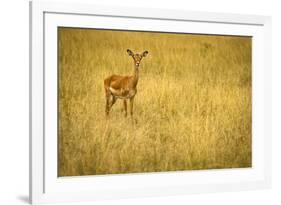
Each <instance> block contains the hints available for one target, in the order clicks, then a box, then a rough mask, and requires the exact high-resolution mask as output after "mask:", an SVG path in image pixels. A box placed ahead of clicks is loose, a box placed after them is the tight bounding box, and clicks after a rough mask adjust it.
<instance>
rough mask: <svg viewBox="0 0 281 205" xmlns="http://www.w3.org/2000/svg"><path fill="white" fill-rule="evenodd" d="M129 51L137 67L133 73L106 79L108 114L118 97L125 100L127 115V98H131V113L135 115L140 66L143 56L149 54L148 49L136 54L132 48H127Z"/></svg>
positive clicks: (106, 110)
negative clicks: (134, 106)
mask: <svg viewBox="0 0 281 205" xmlns="http://www.w3.org/2000/svg"><path fill="white" fill-rule="evenodd" d="M127 53H128V54H129V56H132V58H133V60H134V66H135V68H134V73H133V75H125V76H121V75H111V76H109V77H107V78H106V79H105V80H104V89H105V97H106V106H105V113H106V116H108V115H109V111H110V109H111V108H112V106H113V105H114V103H115V102H116V100H117V99H122V100H123V102H124V110H125V116H127V99H130V114H131V116H133V104H134V97H135V95H136V93H137V85H138V80H139V66H140V62H141V60H142V58H143V57H145V56H146V55H147V54H148V51H144V52H143V53H141V54H138V53H136V54H134V53H133V52H132V51H131V50H130V49H127Z"/></svg>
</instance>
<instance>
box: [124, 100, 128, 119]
mask: <svg viewBox="0 0 281 205" xmlns="http://www.w3.org/2000/svg"><path fill="white" fill-rule="evenodd" d="M124 111H125V117H127V100H126V99H125V100H124Z"/></svg>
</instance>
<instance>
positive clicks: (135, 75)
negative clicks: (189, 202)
mask: <svg viewBox="0 0 281 205" xmlns="http://www.w3.org/2000/svg"><path fill="white" fill-rule="evenodd" d="M133 77H134V78H133V85H134V87H136V86H137V84H138V81H139V66H136V65H135V69H134V75H133Z"/></svg>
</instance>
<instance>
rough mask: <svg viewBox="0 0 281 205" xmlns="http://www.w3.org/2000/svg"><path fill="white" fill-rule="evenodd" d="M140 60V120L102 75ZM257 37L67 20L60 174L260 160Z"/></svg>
mask: <svg viewBox="0 0 281 205" xmlns="http://www.w3.org/2000/svg"><path fill="white" fill-rule="evenodd" d="M127 48H130V49H131V50H132V51H135V52H142V51H144V50H148V51H149V54H148V56H147V57H146V58H144V59H143V60H142V62H141V67H140V79H139V84H138V93H137V95H136V97H135V104H134V120H133V121H134V122H132V120H131V119H130V117H128V118H125V117H124V112H123V102H122V101H121V100H119V101H117V103H116V104H115V105H114V106H113V109H112V111H111V113H110V119H109V120H106V118H105V94H104V88H103V79H104V78H106V77H107V76H109V75H111V74H124V75H127V74H131V73H132V72H133V68H134V66H133V60H132V59H131V57H129V56H128V55H127V53H126V50H127ZM251 152H252V149H251V38H249V37H227V36H207V35H187V34H184V35H183V34H165V33H161V34H160V33H149V32H121V31H104V30H90V29H70V28H60V29H59V176H76V175H96V174H117V173H133V172H158V171H172V170H194V169H214V168H234V167H250V166H251V155H252V154H251Z"/></svg>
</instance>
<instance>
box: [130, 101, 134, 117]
mask: <svg viewBox="0 0 281 205" xmlns="http://www.w3.org/2000/svg"><path fill="white" fill-rule="evenodd" d="M133 109H134V97H132V98H130V114H131V117H133Z"/></svg>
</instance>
